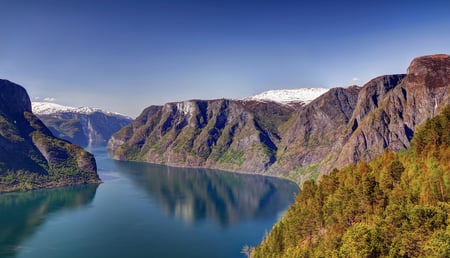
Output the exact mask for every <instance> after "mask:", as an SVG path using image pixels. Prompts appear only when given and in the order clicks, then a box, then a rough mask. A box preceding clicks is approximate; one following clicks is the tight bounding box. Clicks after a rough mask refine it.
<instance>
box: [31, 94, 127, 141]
mask: <svg viewBox="0 0 450 258" xmlns="http://www.w3.org/2000/svg"><path fill="white" fill-rule="evenodd" d="M32 106H33V112H34V113H35V114H36V115H37V116H38V117H39V119H41V120H42V122H44V124H45V125H46V126H47V127H48V128H49V129H50V131H51V132H52V133H53V134H54V135H55V136H57V137H58V138H61V139H64V140H67V141H70V142H72V143H74V144H77V145H80V146H83V147H87V146H90V147H97V146H106V144H107V142H108V140H109V138H110V137H111V135H112V134H113V133H115V132H117V131H119V130H120V129H121V128H122V127H124V126H126V125H128V124H130V123H131V121H132V119H131V118H130V117H127V116H123V115H120V114H116V113H111V112H105V111H102V110H99V109H92V108H71V107H64V106H60V105H55V104H53V103H45V102H33V103H32ZM55 106H56V107H59V108H51V107H55ZM46 107H47V108H46Z"/></svg>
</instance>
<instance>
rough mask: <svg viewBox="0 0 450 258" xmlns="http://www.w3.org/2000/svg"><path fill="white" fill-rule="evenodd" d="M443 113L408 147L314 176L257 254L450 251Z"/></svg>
mask: <svg viewBox="0 0 450 258" xmlns="http://www.w3.org/2000/svg"><path fill="white" fill-rule="evenodd" d="M409 74H410V73H409ZM403 82H405V81H403ZM435 112H436V113H435V114H438V115H437V116H435V117H433V118H432V119H428V120H427V121H426V122H425V123H424V124H423V125H421V126H419V127H418V128H417V130H416V133H415V134H414V136H413V140H412V142H411V145H410V147H409V148H408V149H406V150H404V151H402V152H398V153H394V152H392V151H390V150H389V149H387V150H385V151H384V152H383V153H382V154H381V155H379V156H376V157H374V158H372V160H371V161H370V162H365V161H359V162H358V163H357V164H352V165H349V166H347V167H344V168H343V169H341V170H336V169H335V170H333V171H332V172H331V173H330V174H329V175H325V176H323V177H321V178H320V179H319V181H318V183H316V182H315V181H313V180H309V181H306V182H305V183H304V184H303V187H302V191H301V192H300V193H299V194H298V195H297V196H296V198H295V203H294V204H293V205H292V206H291V207H290V208H289V210H288V211H287V212H286V214H285V215H284V217H283V218H282V219H281V220H280V221H279V222H277V223H276V224H275V225H274V226H273V228H272V230H271V231H270V233H269V234H268V235H267V236H266V237H265V238H264V239H263V241H262V243H261V244H260V245H259V246H258V247H257V248H255V249H254V250H253V252H252V254H251V256H250V257H254V258H257V257H450V245H449V239H450V204H449V202H450V181H449V179H450V130H449V128H450V105H448V106H447V107H445V108H441V109H438V108H437V109H436V111H435Z"/></svg>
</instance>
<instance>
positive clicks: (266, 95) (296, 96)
mask: <svg viewBox="0 0 450 258" xmlns="http://www.w3.org/2000/svg"><path fill="white" fill-rule="evenodd" d="M328 90H329V89H325V88H300V89H284V90H269V91H265V92H262V93H259V94H257V95H254V96H251V97H247V98H244V100H259V101H273V102H278V103H281V104H296V103H302V104H308V103H309V102H311V101H313V100H314V99H316V98H317V97H319V96H320V95H322V94H324V93H325V92H327V91H328Z"/></svg>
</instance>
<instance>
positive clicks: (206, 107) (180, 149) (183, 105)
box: [108, 99, 293, 173]
mask: <svg viewBox="0 0 450 258" xmlns="http://www.w3.org/2000/svg"><path fill="white" fill-rule="evenodd" d="M292 112H293V108H292V107H289V106H284V105H281V104H277V103H274V102H258V101H238V100H225V99H219V100H209V101H202V100H190V101H185V102H178V103H168V104H166V105H164V106H151V107H149V108H147V109H146V110H144V112H143V113H142V114H141V115H140V116H139V117H138V118H137V119H136V120H135V121H134V122H133V123H131V124H130V125H129V126H126V127H125V128H123V129H122V130H121V131H119V132H118V133H116V134H114V135H113V137H112V138H111V140H110V141H109V144H108V147H109V148H110V149H111V150H113V156H114V158H116V159H123V160H139V161H146V162H152V163H161V164H167V165H173V166H181V167H183V166H189V167H210V168H221V169H227V170H234V171H254V172H260V173H262V172H264V171H265V170H267V168H268V167H270V166H271V165H272V164H273V163H274V162H275V161H276V152H277V144H278V142H279V141H280V139H281V137H280V133H279V131H278V127H279V125H280V124H282V123H284V122H285V121H287V119H288V118H289V117H290V115H291V113H292Z"/></svg>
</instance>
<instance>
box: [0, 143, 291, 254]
mask: <svg viewBox="0 0 450 258" xmlns="http://www.w3.org/2000/svg"><path fill="white" fill-rule="evenodd" d="M91 151H93V152H94V154H95V155H96V159H97V165H98V168H99V174H100V177H101V178H102V180H103V181H104V183H103V184H101V185H99V186H95V185H88V186H86V185H85V186H77V187H66V188H59V189H51V190H39V191H32V192H27V193H12V194H3V195H0V257H33V258H34V257H46V258H47V257H58V258H60V257H86V258H87V257H174V258H175V257H196V258H197V257H227V258H230V257H245V256H244V255H243V254H241V253H240V251H241V249H242V247H243V246H244V245H250V246H255V245H257V243H258V242H260V241H261V239H262V237H263V236H264V234H265V232H267V231H269V230H270V228H271V226H272V225H273V224H274V223H275V222H276V221H277V220H278V219H279V217H280V216H281V215H282V214H283V213H284V211H285V210H286V209H287V207H288V206H289V204H290V203H292V202H293V198H294V194H295V193H296V192H297V191H298V189H297V187H296V185H294V184H293V183H291V182H288V181H285V180H280V179H276V178H268V177H262V176H251V175H239V174H234V173H227V172H220V171H214V170H206V169H180V168H170V167H166V166H159V165H150V164H143V163H133V162H118V161H113V160H111V159H109V158H108V157H107V154H106V151H105V150H104V149H93V150H91Z"/></svg>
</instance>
